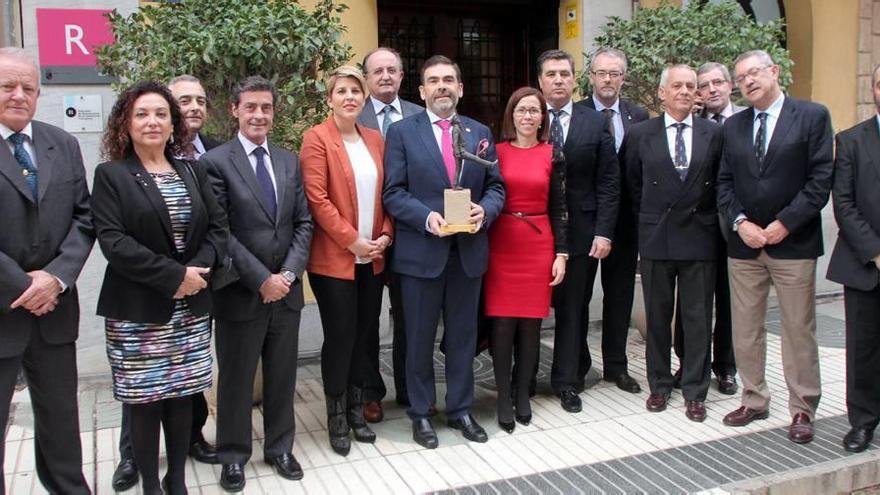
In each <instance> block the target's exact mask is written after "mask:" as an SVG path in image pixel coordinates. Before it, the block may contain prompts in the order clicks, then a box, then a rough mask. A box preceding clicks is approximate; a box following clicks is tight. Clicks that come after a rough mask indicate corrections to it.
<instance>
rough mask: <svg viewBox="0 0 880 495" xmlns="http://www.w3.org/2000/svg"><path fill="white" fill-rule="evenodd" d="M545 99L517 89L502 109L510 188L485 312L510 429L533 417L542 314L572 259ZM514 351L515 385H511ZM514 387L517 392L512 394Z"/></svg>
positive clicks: (502, 163)
mask: <svg viewBox="0 0 880 495" xmlns="http://www.w3.org/2000/svg"><path fill="white" fill-rule="evenodd" d="M549 129H550V124H549V119H548V117H547V104H546V103H545V101H544V97H543V96H542V95H541V92H540V91H539V90H537V89H535V88H531V87H524V88H520V89H518V90H516V91H515V92H514V93H513V95H511V97H510V100H509V101H508V102H507V108H506V110H505V111H504V122H503V124H502V131H501V133H502V134H501V137H502V139H503V140H504V142H502V143H500V144H498V146H497V147H496V149H497V152H498V160H499V167H500V171H501V176H502V177H503V178H504V183H505V186H506V190H507V195H506V199H505V202H504V210H503V211H502V212H501V213H502V214H501V215H500V216H499V217H498V219H497V220H496V221H495V223H494V224H493V226H492V229H491V230H490V231H489V270H488V272H487V273H486V276H485V289H484V297H485V312H486V316H489V317H493V318H494V321H493V325H492V356H493V363H494V368H495V384H496V386H497V388H498V404H497V409H498V425H499V426H500V427H501V428H502V429H503V430H505V431H507V432H508V433H511V432H513V430H514V427H515V426H516V425H515V423H514V408H513V397H515V398H516V421H517V422H519V423H520V424H522V425H528V424H529V422H530V421H531V419H532V410H531V406H530V404H529V390H528V389H529V383H530V382H531V380H532V378H533V376H534V373H533V371H532V370H536V369H537V368H536V366H535V364H536V361H537V357H538V345H540V343H539V340H538V332H539V330H540V328H541V319H542V318H546V317H547V315H548V314H549V313H550V293H551V291H552V290H553V286H555V285H558V284H559V283H560V282H562V279H563V277H564V276H565V263H566V260H567V259H568V254H567V250H566V247H565V246H566V242H565V232H566V228H567V224H568V210H567V209H566V206H565V204H566V203H565V163H564V160H563V159H562V156H561V154H559V153H558V154H557V156H554V152H553V146H552V145H550V144H548V143H547V138H548V135H549ZM514 349H516V363H517V365H516V368H517V370H519V372H518V373H517V377H516V384H515V385H516V388H515V390H513V391H512V390H511V369H512V366H511V364H512V355H513V354H514ZM512 392H513V393H512Z"/></svg>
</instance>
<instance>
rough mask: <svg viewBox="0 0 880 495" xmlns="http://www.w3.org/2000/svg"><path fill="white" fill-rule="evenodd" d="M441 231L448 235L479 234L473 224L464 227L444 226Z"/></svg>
mask: <svg viewBox="0 0 880 495" xmlns="http://www.w3.org/2000/svg"><path fill="white" fill-rule="evenodd" d="M440 230H441V231H442V232H445V233H447V234H475V233H476V232H477V226H476V225H474V224H472V223H468V224H464V225H443V226H442V227H440Z"/></svg>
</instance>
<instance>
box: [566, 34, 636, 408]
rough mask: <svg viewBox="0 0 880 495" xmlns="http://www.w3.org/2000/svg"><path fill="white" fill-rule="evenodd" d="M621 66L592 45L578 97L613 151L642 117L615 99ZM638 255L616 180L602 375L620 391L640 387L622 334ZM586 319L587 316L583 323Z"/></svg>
mask: <svg viewBox="0 0 880 495" xmlns="http://www.w3.org/2000/svg"><path fill="white" fill-rule="evenodd" d="M626 67H627V63H626V55H624V53H623V52H622V51H620V50H617V49H615V48H600V49H599V50H597V51H596V53H594V54H593V58H592V60H591V61H590V84H591V86H592V87H593V94H592V95H590V96H588V97H586V98H585V99H583V100H581V101H580V102H578V104H580V105H585V106H587V107H589V108H592V109H593V110H597V111H599V112H601V113H602V114H603V115H604V116H605V118H606V119H607V120H608V129H609V131H610V132H611V135H612V136H613V137H614V149H615V150H617V151H618V152H619V151H620V145H621V143H623V138H624V136H625V135H626V132H627V131H628V130H629V128H630V126H631V125H633V124H635V123H638V122H642V121H644V120H647V119H648V111H647V110H645V109H644V108H642V107H640V106H638V105H636V104H635V103H633V102H631V101H627V100H624V99H622V98H620V88H621V87H622V86H623V82H624V79H625V78H626ZM618 162H619V164H620V177H621V179H622V178H623V177H624V172H623V161H622V160H620V157H618ZM638 258H639V253H638V240H637V239H636V220H635V218H634V217H633V214H632V199H631V196H630V192H629V190H628V189H627V187H626V182H625V181H623V180H621V183H620V203H619V207H618V209H617V225H616V226H615V227H614V249H612V250H611V252H610V253H609V254H608V256H607V257H605V258H604V259H603V260H602V271H601V279H602V375H603V377H604V379H605V380H607V381H613V382H614V383H615V384H616V385H617V387H618V388H620V389H621V390H625V391H627V392H631V393H634V394H637V393H639V392H641V390H642V389H641V387H639V384H638V382H636V381H635V380H634V379H633V378H632V377H631V376H630V375H629V372H628V371H627V359H626V339H627V336H628V335H629V324H630V316H631V315H632V306H633V291H634V290H635V283H636V265H637V264H638ZM589 324H590V322H589V318H588V319H587V320H586V321H584V325H589Z"/></svg>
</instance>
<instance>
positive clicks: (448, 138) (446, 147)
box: [434, 120, 455, 187]
mask: <svg viewBox="0 0 880 495" xmlns="http://www.w3.org/2000/svg"><path fill="white" fill-rule="evenodd" d="M434 123H435V124H437V125H439V126H440V129H443V134H442V135H441V136H440V152H441V153H442V154H443V164H444V165H446V175H448V176H449V183H450V184H452V186H453V187H455V153H454V152H453V151H452V132H450V131H449V129H450V127H452V123H451V122H449V121H448V120H438V121H437V122H434Z"/></svg>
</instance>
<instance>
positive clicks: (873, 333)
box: [828, 66, 880, 452]
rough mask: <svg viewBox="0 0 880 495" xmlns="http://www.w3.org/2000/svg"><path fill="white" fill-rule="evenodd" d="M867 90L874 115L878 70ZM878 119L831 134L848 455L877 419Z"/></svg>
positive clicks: (834, 260) (879, 91) (834, 272)
mask: <svg viewBox="0 0 880 495" xmlns="http://www.w3.org/2000/svg"><path fill="white" fill-rule="evenodd" d="M871 89H872V91H873V93H874V104H875V105H876V106H877V110H878V112H880V66H877V67H875V68H874V73H873V78H872V81H871ZM878 160H880V116H878V115H877V114H874V115H872V116H871V118H869V119H868V120H866V121H864V122H862V123H861V124H858V125H856V126H855V127H852V128H850V129H847V130H845V131H843V132H841V133H840V134H838V135H837V158H836V160H835V162H834V195H833V196H832V198H833V201H834V216H835V218H837V225H838V226H839V227H840V233H839V235H838V238H837V244H836V245H835V246H834V252H833V253H832V254H831V262H830V263H829V264H828V279H829V280H833V281H835V282H838V283H841V284H843V286H844V287H843V297H844V299H843V303H844V308H845V311H846V409H847V413H848V414H849V424H850V426H851V427H852V429H850V431H849V432H848V433H847V434H846V436H844V437H843V447H844V448H845V449H846V450H847V451H849V452H861V451H863V450H865V449H867V448H868V446H869V445H870V444H871V439H872V438H873V436H874V429H875V428H876V427H877V422H878V421H880V380H877V376H878V375H880V367H878V364H880V363H878V361H877V356H878V355H880V335H878V333H877V326H878V323H880V161H878Z"/></svg>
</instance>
